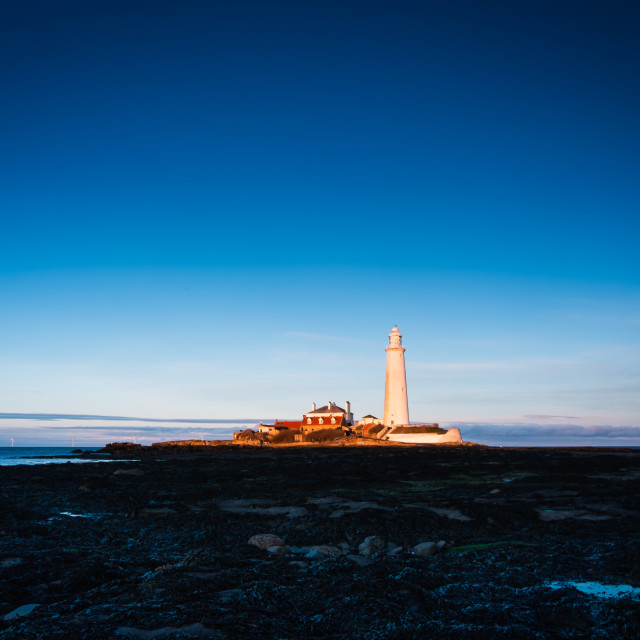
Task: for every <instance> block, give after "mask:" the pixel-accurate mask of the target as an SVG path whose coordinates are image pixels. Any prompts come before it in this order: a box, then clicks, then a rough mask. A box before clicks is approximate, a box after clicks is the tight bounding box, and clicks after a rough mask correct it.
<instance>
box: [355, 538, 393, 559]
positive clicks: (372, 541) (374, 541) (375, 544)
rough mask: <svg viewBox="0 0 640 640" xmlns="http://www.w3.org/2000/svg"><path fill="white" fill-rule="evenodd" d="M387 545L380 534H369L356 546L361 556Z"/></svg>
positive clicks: (380, 549) (370, 553)
mask: <svg viewBox="0 0 640 640" xmlns="http://www.w3.org/2000/svg"><path fill="white" fill-rule="evenodd" d="M386 546H387V544H386V542H385V541H384V540H383V539H382V538H381V537H380V536H369V537H368V538H365V539H364V541H363V542H362V543H361V544H360V545H359V546H358V553H359V554H360V555H362V556H370V555H373V554H374V553H379V552H380V551H382V550H383V549H385V548H386Z"/></svg>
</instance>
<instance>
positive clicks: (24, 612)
mask: <svg viewBox="0 0 640 640" xmlns="http://www.w3.org/2000/svg"><path fill="white" fill-rule="evenodd" d="M39 606H40V605H39V604H23V605H22V606H20V607H18V608H17V609H14V610H13V611H12V612H11V613H7V615H6V616H5V617H4V620H16V619H17V618H26V617H27V616H28V615H29V614H30V613H31V612H32V611H33V610H34V609H35V608H36V607H39Z"/></svg>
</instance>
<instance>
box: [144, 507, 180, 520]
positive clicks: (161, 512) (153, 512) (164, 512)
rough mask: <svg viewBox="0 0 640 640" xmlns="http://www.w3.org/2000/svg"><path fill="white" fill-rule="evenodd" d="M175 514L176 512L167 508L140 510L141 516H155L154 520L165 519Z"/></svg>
mask: <svg viewBox="0 0 640 640" xmlns="http://www.w3.org/2000/svg"><path fill="white" fill-rule="evenodd" d="M175 513H176V511H175V510H174V509H170V508H169V507H147V508H146V509H140V515H141V516H155V517H156V518H165V517H166V516H171V515H174V514H175Z"/></svg>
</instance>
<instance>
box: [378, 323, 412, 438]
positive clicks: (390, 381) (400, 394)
mask: <svg viewBox="0 0 640 640" xmlns="http://www.w3.org/2000/svg"><path fill="white" fill-rule="evenodd" d="M404 352H405V348H404V347H403V346H402V335H401V334H400V331H398V327H393V329H392V330H391V333H390V334H389V346H388V347H387V377H386V380H385V385H384V426H385V427H395V426H398V425H401V424H409V401H408V399H407V374H406V372H405V368H404Z"/></svg>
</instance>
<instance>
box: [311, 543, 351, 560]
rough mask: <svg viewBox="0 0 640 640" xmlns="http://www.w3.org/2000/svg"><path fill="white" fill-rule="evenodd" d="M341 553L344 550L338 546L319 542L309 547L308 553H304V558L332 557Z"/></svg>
mask: <svg viewBox="0 0 640 640" xmlns="http://www.w3.org/2000/svg"><path fill="white" fill-rule="evenodd" d="M342 553H344V552H343V551H342V549H339V548H338V547H333V546H331V545H328V544H320V545H316V546H314V547H311V549H310V550H309V553H307V554H306V555H305V558H309V560H324V559H325V558H334V557H335V556H339V555H341V554H342Z"/></svg>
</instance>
